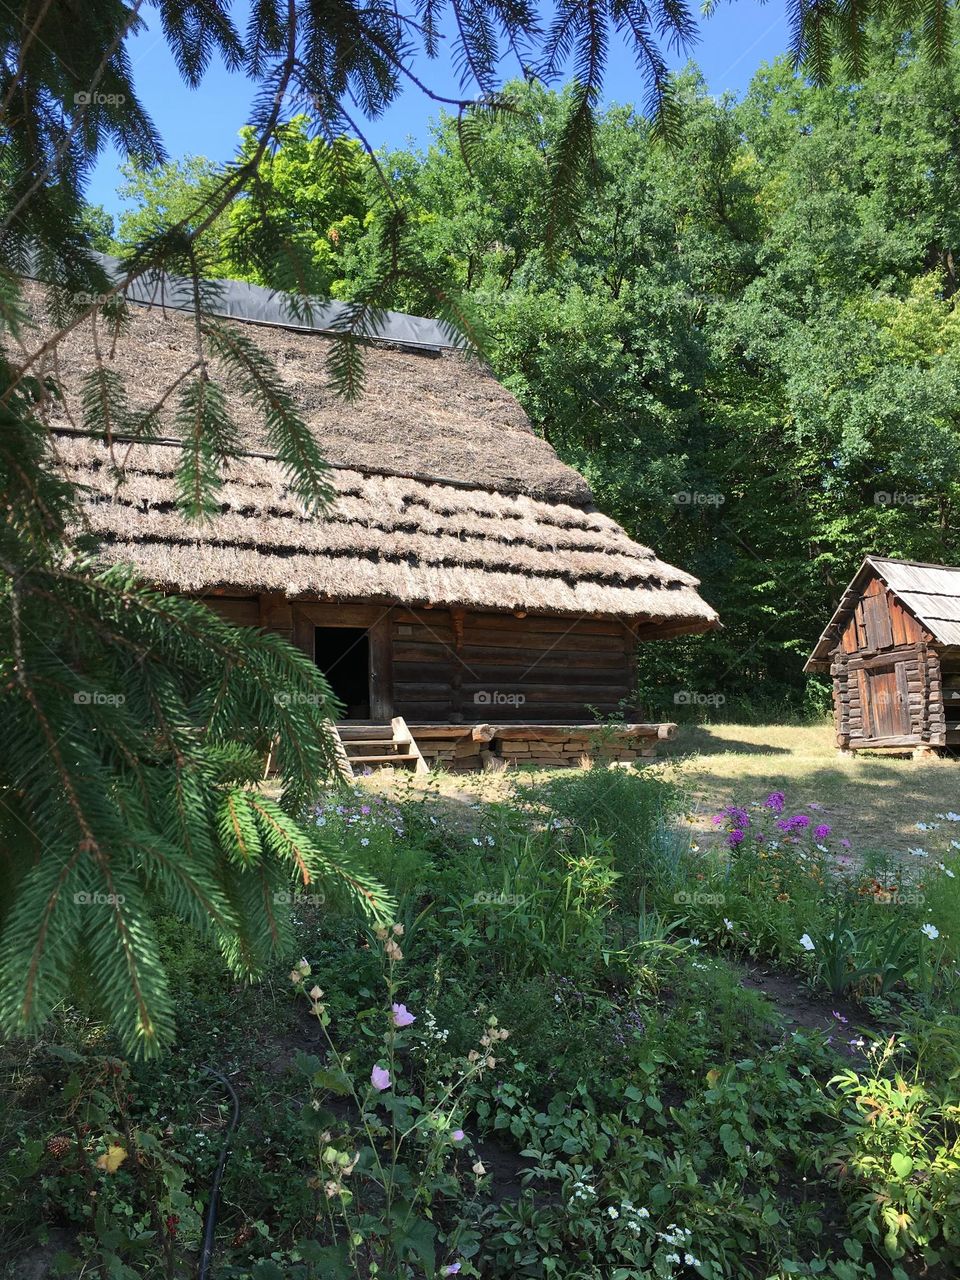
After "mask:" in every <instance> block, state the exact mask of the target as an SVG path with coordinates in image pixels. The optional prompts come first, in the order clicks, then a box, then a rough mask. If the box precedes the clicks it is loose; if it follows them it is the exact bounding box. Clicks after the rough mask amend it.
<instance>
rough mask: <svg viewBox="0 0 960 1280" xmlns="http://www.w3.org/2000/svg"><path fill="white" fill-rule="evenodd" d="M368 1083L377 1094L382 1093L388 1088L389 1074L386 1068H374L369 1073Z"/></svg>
mask: <svg viewBox="0 0 960 1280" xmlns="http://www.w3.org/2000/svg"><path fill="white" fill-rule="evenodd" d="M370 1083H371V1084H372V1085H373V1087H374V1088H375V1089H376V1091H377V1093H383V1091H384V1089H389V1088H390V1072H389V1071H388V1070H387V1069H386V1067H374V1068H373V1070H372V1071H371V1072H370Z"/></svg>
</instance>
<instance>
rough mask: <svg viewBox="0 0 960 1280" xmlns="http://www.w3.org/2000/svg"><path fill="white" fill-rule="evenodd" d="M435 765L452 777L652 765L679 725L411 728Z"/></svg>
mask: <svg viewBox="0 0 960 1280" xmlns="http://www.w3.org/2000/svg"><path fill="white" fill-rule="evenodd" d="M410 730H411V732H412V733H413V735H414V737H415V738H416V740H417V745H418V746H419V748H420V750H421V752H422V753H423V755H424V756H425V757H426V759H427V760H428V761H430V762H431V763H438V764H441V765H443V766H444V767H445V768H447V769H450V770H452V771H470V770H475V769H483V768H488V769H489V768H496V767H497V766H498V764H499V763H500V762H503V763H506V764H514V765H523V764H525V765H534V766H538V767H540V768H551V767H554V768H562V767H570V766H574V765H578V764H580V762H581V761H582V760H583V759H584V758H585V757H589V758H591V759H594V760H601V761H606V762H611V761H619V762H624V763H630V762H632V761H634V760H650V759H653V758H654V757H655V755H656V753H657V746H658V744H659V743H660V742H662V741H665V740H666V739H668V738H672V737H673V736H674V734H675V733H676V731H677V726H676V725H675V724H622V725H616V726H613V727H606V726H600V725H595V724H562V725H561V724H508V723H504V724H475V725H469V724H432V725H431V724H412V725H411V726H410Z"/></svg>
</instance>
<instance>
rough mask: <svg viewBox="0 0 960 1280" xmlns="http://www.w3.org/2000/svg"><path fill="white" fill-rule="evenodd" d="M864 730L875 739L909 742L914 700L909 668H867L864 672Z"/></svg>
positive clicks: (895, 666) (894, 666)
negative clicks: (910, 688) (898, 739)
mask: <svg viewBox="0 0 960 1280" xmlns="http://www.w3.org/2000/svg"><path fill="white" fill-rule="evenodd" d="M861 677H862V683H861V690H862V693H863V702H864V707H863V710H864V726H865V728H866V729H867V733H868V736H869V737H871V738H905V737H909V735H910V700H909V694H908V690H907V665H906V663H905V662H897V663H895V664H894V665H892V666H889V667H887V666H883V667H867V668H866V669H865V670H863V671H862V672H861Z"/></svg>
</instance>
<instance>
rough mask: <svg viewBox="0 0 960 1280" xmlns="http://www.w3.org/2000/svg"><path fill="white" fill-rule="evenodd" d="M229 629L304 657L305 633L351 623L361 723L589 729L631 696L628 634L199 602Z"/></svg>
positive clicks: (366, 610)
mask: <svg viewBox="0 0 960 1280" xmlns="http://www.w3.org/2000/svg"><path fill="white" fill-rule="evenodd" d="M204 601H205V603H206V604H208V605H209V606H210V607H211V608H213V609H215V610H216V612H217V613H218V614H220V615H221V616H222V617H224V618H225V619H227V620H228V621H230V622H234V623H237V624H239V625H244V626H262V627H266V628H268V629H269V630H271V631H276V632H278V633H279V634H281V635H285V636H286V637H287V638H288V639H290V640H292V641H293V643H294V644H296V645H298V647H300V648H302V649H303V650H304V652H305V653H308V654H309V655H310V656H311V657H312V656H313V634H314V632H313V628H314V627H317V626H359V627H364V628H367V629H368V630H369V635H370V640H371V684H372V689H371V702H372V709H371V717H372V718H373V719H380V718H387V717H389V716H390V715H400V716H403V717H404V719H406V720H407V721H408V722H417V721H420V722H430V723H447V722H449V723H460V722H469V721H477V720H488V719H496V720H497V721H498V722H510V721H513V722H517V723H530V722H534V721H535V722H543V721H556V722H561V723H562V722H567V723H572V724H581V723H584V722H591V721H593V720H594V719H595V718H596V713H597V712H599V713H601V714H602V715H615V714H620V715H621V716H622V715H623V713H624V710H626V713H627V716H628V717H630V716H632V714H633V712H634V708H633V707H632V706H630V705H627V706H626V708H625V706H624V703H625V700H627V701H628V700H630V699H631V698H632V696H633V694H634V692H635V681H636V675H635V666H636V648H637V628H636V627H635V626H634V625H631V624H630V623H626V622H620V621H618V620H616V619H610V618H561V617H544V616H539V615H532V614H529V615H520V616H518V615H515V614H504V613H492V612H486V611H483V612H474V611H471V610H467V609H447V608H433V609H426V608H422V609H413V608H407V607H405V606H402V605H393V606H391V605H380V604H366V603H362V602H356V603H343V604H340V603H327V602H320V601H316V600H293V601H291V600H289V599H287V598H285V597H283V596H271V595H260V596H238V595H228V594H226V593H224V594H216V595H207V596H205V597H204Z"/></svg>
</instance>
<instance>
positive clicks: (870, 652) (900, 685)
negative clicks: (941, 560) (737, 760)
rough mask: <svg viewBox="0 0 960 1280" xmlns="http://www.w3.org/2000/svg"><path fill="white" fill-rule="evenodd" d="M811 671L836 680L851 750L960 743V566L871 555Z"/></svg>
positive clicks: (846, 747) (843, 745) (842, 727)
mask: <svg viewBox="0 0 960 1280" xmlns="http://www.w3.org/2000/svg"><path fill="white" fill-rule="evenodd" d="M804 671H808V672H821V671H822V672H826V671H829V672H830V675H831V676H832V677H833V703H834V715H835V719H836V727H837V745H838V746H839V747H840V749H841V750H843V751H855V750H857V749H859V748H866V749H869V750H871V751H873V750H881V751H882V750H891V751H903V750H905V749H908V748H913V749H914V750H917V751H921V752H925V751H932V750H935V749H940V748H946V747H953V746H960V568H951V567H949V566H947V565H939V564H922V563H919V562H917V561H914V560H890V559H886V558H884V557H882V556H867V557H866V559H865V560H864V562H863V564H862V565H861V566H860V568H859V569H858V570H857V573H856V576H855V577H854V579H853V581H852V582H851V583H850V585H849V587H848V588H847V590H846V591H845V592H844V595H843V598H842V599H841V601H840V604H839V605H838V606H837V610H836V612H835V613H834V615H833V617H832V618H831V619H830V622H829V624H828V626H827V628H826V630H825V631H824V633H823V635H822V636H821V637H820V639H819V640H818V641H817V645H816V648H815V649H814V651H813V653H812V654H811V655H810V658H809V659H808V661H807V664H806V666H805V667H804Z"/></svg>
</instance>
